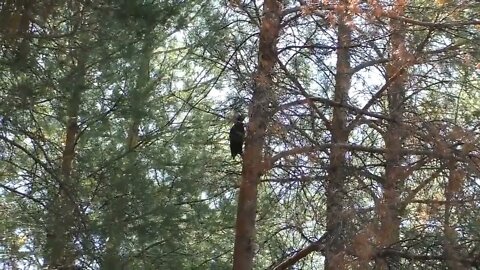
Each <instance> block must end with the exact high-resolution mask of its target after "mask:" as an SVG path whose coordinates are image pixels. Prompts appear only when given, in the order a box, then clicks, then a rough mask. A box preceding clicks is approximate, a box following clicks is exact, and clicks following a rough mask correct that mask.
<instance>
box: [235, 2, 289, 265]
mask: <svg viewBox="0 0 480 270" xmlns="http://www.w3.org/2000/svg"><path fill="white" fill-rule="evenodd" d="M281 8H282V7H281V3H280V2H279V1H277V0H266V1H265V2H264V4H263V14H264V16H263V18H262V25H261V29H260V41H259V49H258V69H257V73H256V75H255V76H256V77H255V86H254V87H255V88H254V89H253V97H252V102H251V104H250V109H249V122H248V125H247V136H246V138H245V152H244V156H243V167H242V180H241V183H240V191H239V195H238V206H237V219H236V225H235V247H234V254H233V269H234V270H249V269H252V268H253V256H254V242H255V218H256V209H257V185H258V183H259V180H260V177H261V176H262V174H263V171H264V165H263V146H264V143H265V131H266V128H267V124H268V122H269V121H270V119H269V118H270V113H269V109H268V103H269V102H270V101H271V97H272V96H273V92H272V91H273V82H272V73H273V69H274V66H275V63H276V62H277V48H276V43H277V38H278V35H279V31H280V20H281Z"/></svg>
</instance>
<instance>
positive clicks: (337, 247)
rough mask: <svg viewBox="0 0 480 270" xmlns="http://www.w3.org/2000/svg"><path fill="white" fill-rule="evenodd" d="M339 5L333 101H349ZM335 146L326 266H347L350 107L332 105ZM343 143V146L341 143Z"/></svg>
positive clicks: (344, 18) (346, 40)
mask: <svg viewBox="0 0 480 270" xmlns="http://www.w3.org/2000/svg"><path fill="white" fill-rule="evenodd" d="M340 5H342V6H343V7H344V8H343V9H342V10H339V11H338V14H337V15H338V41H337V42H338V48H339V49H337V63H336V75H335V94H334V102H335V103H339V104H346V103H347V101H348V91H349V89H350V85H351V78H352V70H351V66H350V51H349V50H350V48H349V47H350V43H351V30H350V28H349V27H348V24H347V23H348V21H349V20H351V18H350V16H349V15H348V14H347V12H348V11H347V9H346V7H347V6H348V1H346V0H343V1H341V3H340ZM331 126H332V130H331V134H332V148H331V152H330V163H329V166H328V178H327V190H326V195H327V232H328V233H329V239H328V241H327V246H326V251H325V269H326V270H333V269H345V267H346V265H345V256H344V255H345V254H344V249H345V248H344V245H345V241H344V240H345V239H344V236H345V231H344V229H345V226H344V225H345V222H346V220H345V217H344V216H343V215H342V213H343V210H344V203H345V202H344V197H345V187H344V185H345V179H346V177H347V175H346V171H345V167H346V166H345V163H346V158H345V154H346V150H347V149H346V148H344V147H341V146H340V145H341V144H346V143H347V141H348V136H349V133H350V132H349V130H348V129H347V110H346V109H345V107H343V106H336V107H334V108H333V116H332V125H331ZM339 144H340V145H339Z"/></svg>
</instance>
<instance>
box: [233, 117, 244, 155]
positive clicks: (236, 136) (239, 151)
mask: <svg viewBox="0 0 480 270" xmlns="http://www.w3.org/2000/svg"><path fill="white" fill-rule="evenodd" d="M243 119H245V118H244V117H243V116H242V115H239V116H237V119H236V121H235V124H234V125H233V127H232V128H231V129H230V136H229V139H230V152H231V153H232V158H235V156H236V155H240V156H242V155H243V141H244V140H245V126H244V125H243Z"/></svg>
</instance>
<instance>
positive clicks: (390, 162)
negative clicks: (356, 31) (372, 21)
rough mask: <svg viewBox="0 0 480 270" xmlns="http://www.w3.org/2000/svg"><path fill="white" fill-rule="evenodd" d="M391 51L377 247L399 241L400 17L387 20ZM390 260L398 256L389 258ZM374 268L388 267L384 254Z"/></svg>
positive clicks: (402, 55) (398, 7)
mask: <svg viewBox="0 0 480 270" xmlns="http://www.w3.org/2000/svg"><path fill="white" fill-rule="evenodd" d="M399 2H401V1H397V4H396V6H395V11H396V12H398V15H399V16H401V15H403V13H404V6H403V5H401V4H398V3H399ZM390 30H391V33H392V34H391V39H390V52H391V57H392V60H391V62H390V63H388V64H387V66H386V75H387V79H390V78H392V77H395V76H396V75H398V74H399V75H398V76H397V77H396V78H395V80H394V81H393V82H392V83H391V85H390V87H389V88H388V89H387V99H388V113H389V116H390V119H392V120H391V121H390V122H389V123H388V126H387V130H386V134H385V148H386V152H385V162H386V164H385V179H384V183H383V197H382V200H381V203H380V207H379V218H380V231H379V232H378V237H379V238H378V240H379V246H380V248H390V247H393V245H395V244H396V243H398V241H399V238H400V214H401V213H400V192H401V189H402V186H403V176H402V174H403V168H402V155H401V149H402V143H403V139H404V137H405V136H404V134H402V133H403V132H402V131H403V130H404V128H403V127H402V121H403V112H404V104H403V103H404V99H405V87H404V85H405V81H406V78H407V72H406V68H407V67H406V65H407V64H408V63H407V62H406V58H407V55H406V54H407V51H406V47H405V36H404V30H405V25H404V23H403V22H401V21H399V20H393V19H392V20H390ZM389 261H390V263H391V264H396V263H397V261H398V260H396V259H395V258H392V259H391V260H389ZM394 267H395V266H394ZM375 269H391V267H389V263H388V262H387V260H386V258H384V257H382V258H377V260H376V264H375Z"/></svg>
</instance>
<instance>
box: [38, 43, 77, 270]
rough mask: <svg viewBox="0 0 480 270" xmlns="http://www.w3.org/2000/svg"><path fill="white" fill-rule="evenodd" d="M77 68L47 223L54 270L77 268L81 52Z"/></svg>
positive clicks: (68, 86) (68, 83) (69, 86)
mask: <svg viewBox="0 0 480 270" xmlns="http://www.w3.org/2000/svg"><path fill="white" fill-rule="evenodd" d="M74 58H75V61H76V62H77V63H76V66H74V67H73V70H72V71H71V72H70V74H69V75H67V77H66V78H65V84H64V89H63V90H64V91H65V92H67V93H69V94H68V96H67V97H68V99H67V104H66V111H67V119H66V130H65V133H66V134H65V141H64V148H63V153H62V159H61V165H60V170H61V174H60V177H59V179H58V183H57V184H58V190H52V192H51V202H50V205H49V208H48V210H49V214H48V215H49V222H48V223H47V238H46V240H47V241H46V252H47V254H46V264H47V265H48V267H49V268H51V269H75V259H76V258H77V254H76V252H75V247H74V241H75V239H76V237H77V236H78V228H76V225H78V222H77V221H78V219H79V218H80V215H81V213H80V212H79V209H78V206H77V203H76V197H77V196H76V187H75V179H74V176H73V173H74V168H73V163H74V160H75V154H76V150H75V146H76V142H77V136H78V134H79V127H78V113H79V109H80V104H81V97H82V93H83V92H84V91H85V74H86V67H85V58H86V55H85V54H84V53H83V51H82V49H77V52H76V53H75V55H74Z"/></svg>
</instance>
